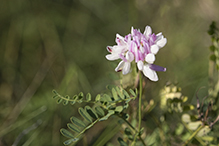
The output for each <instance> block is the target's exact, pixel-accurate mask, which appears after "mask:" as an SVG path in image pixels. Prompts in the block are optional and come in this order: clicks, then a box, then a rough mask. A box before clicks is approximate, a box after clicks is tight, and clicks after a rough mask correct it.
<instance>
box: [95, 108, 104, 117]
mask: <svg viewBox="0 0 219 146" xmlns="http://www.w3.org/2000/svg"><path fill="white" fill-rule="evenodd" d="M95 111H96V113H97V114H98V115H100V116H101V117H103V116H104V115H105V113H104V111H103V109H102V108H101V107H99V106H97V107H95Z"/></svg>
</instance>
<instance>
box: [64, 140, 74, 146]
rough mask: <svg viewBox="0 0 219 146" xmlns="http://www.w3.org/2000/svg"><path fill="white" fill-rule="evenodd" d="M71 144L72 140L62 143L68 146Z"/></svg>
mask: <svg viewBox="0 0 219 146" xmlns="http://www.w3.org/2000/svg"><path fill="white" fill-rule="evenodd" d="M72 142H73V140H72V139H68V140H66V141H64V142H63V144H64V145H70V144H71V143H72Z"/></svg>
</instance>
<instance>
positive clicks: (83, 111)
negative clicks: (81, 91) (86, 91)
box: [78, 107, 92, 123]
mask: <svg viewBox="0 0 219 146" xmlns="http://www.w3.org/2000/svg"><path fill="white" fill-rule="evenodd" d="M78 112H79V114H80V115H81V116H82V117H83V118H84V119H85V120H87V121H88V122H90V123H91V122H92V118H91V117H90V115H89V114H88V113H87V112H86V110H84V109H83V108H82V107H80V108H79V109H78Z"/></svg>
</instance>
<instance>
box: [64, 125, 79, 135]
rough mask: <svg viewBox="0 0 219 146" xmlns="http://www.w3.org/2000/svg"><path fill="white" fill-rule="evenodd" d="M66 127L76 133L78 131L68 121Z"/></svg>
mask: <svg viewBox="0 0 219 146" xmlns="http://www.w3.org/2000/svg"><path fill="white" fill-rule="evenodd" d="M67 126H68V128H69V129H70V130H72V131H74V132H76V133H80V129H79V128H78V127H76V126H75V125H74V124H71V123H68V124H67Z"/></svg>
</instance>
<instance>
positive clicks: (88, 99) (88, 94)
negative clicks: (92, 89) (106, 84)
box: [86, 93, 91, 101]
mask: <svg viewBox="0 0 219 146" xmlns="http://www.w3.org/2000/svg"><path fill="white" fill-rule="evenodd" d="M86 100H87V101H91V95H90V93H87V95H86Z"/></svg>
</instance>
